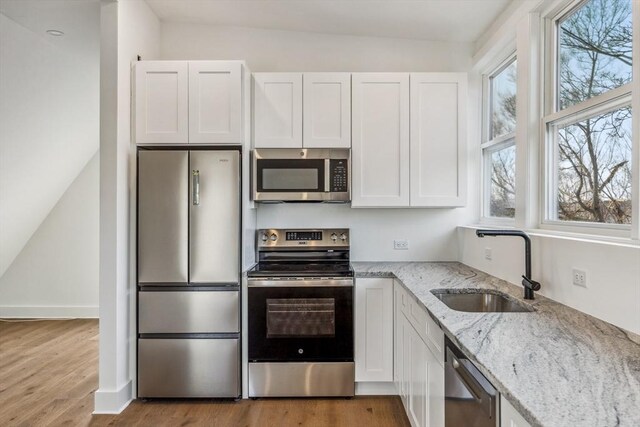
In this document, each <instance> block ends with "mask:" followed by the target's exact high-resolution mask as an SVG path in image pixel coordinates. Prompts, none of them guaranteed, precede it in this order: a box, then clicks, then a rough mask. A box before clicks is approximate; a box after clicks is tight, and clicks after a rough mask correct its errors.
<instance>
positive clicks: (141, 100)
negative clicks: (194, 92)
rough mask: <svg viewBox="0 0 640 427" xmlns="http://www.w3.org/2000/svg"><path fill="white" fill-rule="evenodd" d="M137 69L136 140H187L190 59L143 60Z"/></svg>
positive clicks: (185, 141)
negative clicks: (187, 60)
mask: <svg viewBox="0 0 640 427" xmlns="http://www.w3.org/2000/svg"><path fill="white" fill-rule="evenodd" d="M134 72H135V79H134V82H135V83H134V86H135V87H134V102H135V107H134V111H135V117H134V121H135V126H134V131H135V133H134V140H135V143H136V144H186V143H188V142H189V109H188V97H189V76H188V65H187V62H186V61H140V62H137V63H136V64H135V71H134Z"/></svg>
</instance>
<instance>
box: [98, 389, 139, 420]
mask: <svg viewBox="0 0 640 427" xmlns="http://www.w3.org/2000/svg"><path fill="white" fill-rule="evenodd" d="M132 390H133V388H132V382H131V381H129V382H127V383H126V384H124V385H123V386H122V387H120V388H119V389H117V390H102V389H98V390H96V393H95V408H94V410H93V413H94V414H119V413H121V412H122V411H124V410H125V408H126V407H127V406H129V403H131V401H132V400H133V397H132V396H133V395H132Z"/></svg>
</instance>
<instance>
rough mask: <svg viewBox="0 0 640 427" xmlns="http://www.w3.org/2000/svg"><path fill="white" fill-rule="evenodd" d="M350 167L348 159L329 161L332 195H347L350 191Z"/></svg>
mask: <svg viewBox="0 0 640 427" xmlns="http://www.w3.org/2000/svg"><path fill="white" fill-rule="evenodd" d="M348 165H349V160H348V159H331V160H330V161H329V177H330V178H331V179H330V191H331V192H332V193H346V192H347V191H348V188H347V187H348V185H349V179H348V178H349V175H348V174H349V172H348V170H349V168H348Z"/></svg>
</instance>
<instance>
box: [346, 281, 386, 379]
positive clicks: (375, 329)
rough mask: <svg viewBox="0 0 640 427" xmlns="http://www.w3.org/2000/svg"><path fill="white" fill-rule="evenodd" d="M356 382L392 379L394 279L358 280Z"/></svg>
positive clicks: (356, 293)
mask: <svg viewBox="0 0 640 427" xmlns="http://www.w3.org/2000/svg"><path fill="white" fill-rule="evenodd" d="M355 319H356V321H355V338H356V339H355V341H356V344H355V354H354V358H355V364H356V382H392V381H393V279H386V278H372V279H357V281H356V292H355Z"/></svg>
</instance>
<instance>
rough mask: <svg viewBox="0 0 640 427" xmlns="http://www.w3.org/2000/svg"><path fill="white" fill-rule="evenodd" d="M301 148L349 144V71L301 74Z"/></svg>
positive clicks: (342, 146) (340, 146)
mask: <svg viewBox="0 0 640 427" xmlns="http://www.w3.org/2000/svg"><path fill="white" fill-rule="evenodd" d="M303 86H304V87H303V97H302V98H303V108H302V115H303V120H302V122H303V126H302V128H303V142H302V146H303V147H304V148H349V147H351V74H349V73H305V74H304V75H303Z"/></svg>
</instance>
